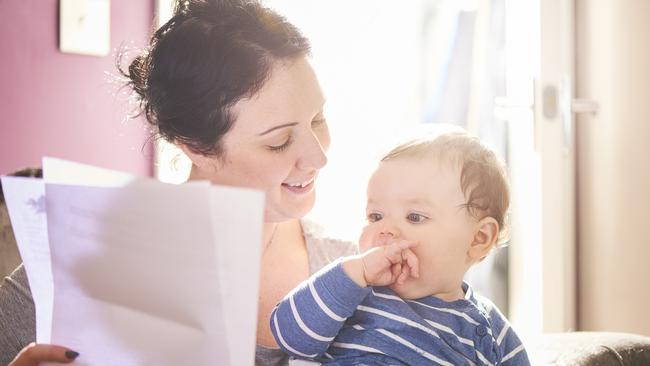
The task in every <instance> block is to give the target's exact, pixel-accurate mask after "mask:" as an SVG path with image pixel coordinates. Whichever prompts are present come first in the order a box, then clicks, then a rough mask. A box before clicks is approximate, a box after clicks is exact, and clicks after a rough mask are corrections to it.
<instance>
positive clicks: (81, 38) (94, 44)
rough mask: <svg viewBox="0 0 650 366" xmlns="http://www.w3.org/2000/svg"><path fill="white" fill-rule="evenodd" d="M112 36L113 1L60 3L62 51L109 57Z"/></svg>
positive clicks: (77, 0)
mask: <svg viewBox="0 0 650 366" xmlns="http://www.w3.org/2000/svg"><path fill="white" fill-rule="evenodd" d="M110 34H111V2H110V0H59V49H60V50H61V52H66V53H78V54H82V55H93V56H106V55H108V53H109V51H110V43H111V40H110Z"/></svg>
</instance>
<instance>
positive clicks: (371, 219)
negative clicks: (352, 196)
mask: <svg viewBox="0 0 650 366" xmlns="http://www.w3.org/2000/svg"><path fill="white" fill-rule="evenodd" d="M381 218H382V217H381V214H379V213H376V212H371V213H369V214H368V215H367V216H366V219H367V220H368V221H369V222H376V221H379V220H381Z"/></svg>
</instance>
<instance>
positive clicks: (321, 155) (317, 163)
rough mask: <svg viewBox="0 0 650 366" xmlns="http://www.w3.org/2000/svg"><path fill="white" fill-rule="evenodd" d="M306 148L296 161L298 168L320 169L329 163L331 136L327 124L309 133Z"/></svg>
mask: <svg viewBox="0 0 650 366" xmlns="http://www.w3.org/2000/svg"><path fill="white" fill-rule="evenodd" d="M307 136H308V138H307V139H306V141H305V145H304V150H303V152H302V154H301V157H300V158H299V159H298V162H297V163H296V164H297V166H298V168H300V169H304V170H310V169H314V170H319V169H320V168H322V167H324V166H325V165H326V164H327V154H326V153H327V150H328V148H329V146H330V136H329V131H328V130H327V126H322V127H321V128H320V129H319V130H317V131H310V132H309V133H308V134H307Z"/></svg>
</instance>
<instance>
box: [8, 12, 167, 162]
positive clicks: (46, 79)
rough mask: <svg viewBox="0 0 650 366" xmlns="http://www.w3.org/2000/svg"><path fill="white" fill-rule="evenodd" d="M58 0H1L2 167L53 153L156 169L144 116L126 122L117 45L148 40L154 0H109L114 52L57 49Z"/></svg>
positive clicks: (140, 42)
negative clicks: (115, 77) (95, 53)
mask: <svg viewBox="0 0 650 366" xmlns="http://www.w3.org/2000/svg"><path fill="white" fill-rule="evenodd" d="M58 4H59V2H58V1H57V0H2V1H0V174H6V173H9V172H11V171H14V170H16V169H19V168H23V167H26V166H38V165H40V160H41V157H43V156H53V157H59V158H63V159H70V160H74V161H79V162H83V163H89V164H94V165H98V166H102V167H106V168H111V169H118V170H122V171H127V172H130V173H134V174H138V175H151V174H152V172H153V168H152V149H151V146H150V145H149V144H147V145H145V142H146V140H147V136H148V134H147V131H146V129H145V125H144V123H143V122H142V120H141V119H138V120H130V121H128V122H124V117H125V116H126V113H127V110H128V108H129V107H128V105H127V104H126V102H125V98H124V97H123V96H122V97H120V96H119V95H118V96H116V95H117V94H118V91H119V90H118V88H119V86H120V85H119V84H118V83H116V82H113V81H111V77H110V76H108V75H107V73H110V74H113V75H116V74H117V72H116V68H115V66H114V63H115V49H117V48H118V47H119V46H120V45H121V44H123V43H124V44H127V45H130V46H138V47H142V46H143V45H145V44H146V41H147V39H148V36H149V33H150V30H151V24H152V21H153V14H154V11H153V9H154V6H153V1H151V0H149V1H144V0H137V1H133V0H111V49H112V50H113V51H112V52H111V54H109V55H108V56H105V57H95V56H82V55H72V54H64V53H61V52H59V50H58V6H59V5H58Z"/></svg>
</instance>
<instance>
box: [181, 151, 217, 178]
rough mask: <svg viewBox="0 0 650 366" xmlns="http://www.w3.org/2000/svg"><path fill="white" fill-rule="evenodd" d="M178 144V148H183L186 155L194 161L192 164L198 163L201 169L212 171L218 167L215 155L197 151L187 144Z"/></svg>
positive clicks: (197, 165)
mask: <svg viewBox="0 0 650 366" xmlns="http://www.w3.org/2000/svg"><path fill="white" fill-rule="evenodd" d="M176 146H178V148H179V149H181V151H183V153H184V154H185V155H187V157H188V158H189V159H190V160H191V161H192V164H193V165H196V167H197V168H198V169H199V171H202V172H211V171H214V170H215V169H216V165H215V161H216V160H217V159H215V158H214V157H212V156H206V155H204V154H201V153H198V152H195V151H194V150H192V149H191V148H189V147H188V146H187V145H183V144H176Z"/></svg>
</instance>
